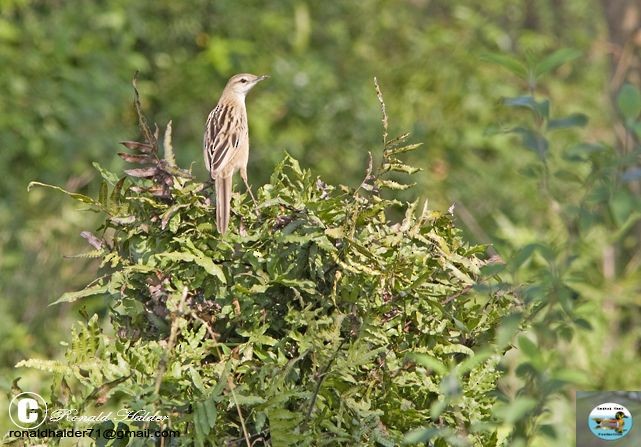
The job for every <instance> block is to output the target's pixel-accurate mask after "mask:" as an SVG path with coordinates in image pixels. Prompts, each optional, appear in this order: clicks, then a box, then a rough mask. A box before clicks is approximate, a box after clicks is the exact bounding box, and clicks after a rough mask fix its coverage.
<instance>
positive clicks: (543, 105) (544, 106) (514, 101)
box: [503, 96, 550, 119]
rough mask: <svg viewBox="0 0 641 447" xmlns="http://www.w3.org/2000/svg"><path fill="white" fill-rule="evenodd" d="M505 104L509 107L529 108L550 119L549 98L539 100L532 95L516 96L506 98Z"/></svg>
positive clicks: (541, 116) (543, 117) (539, 115)
mask: <svg viewBox="0 0 641 447" xmlns="http://www.w3.org/2000/svg"><path fill="white" fill-rule="evenodd" d="M503 104H505V105H506V106H508V107H521V108H525V109H529V110H531V111H532V112H534V113H535V114H536V115H537V116H538V117H540V118H542V119H548V118H549V116H550V102H549V101H548V100H547V99H545V100H543V101H537V100H535V99H534V97H532V96H515V97H511V98H504V99H503Z"/></svg>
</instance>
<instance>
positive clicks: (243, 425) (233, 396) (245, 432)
mask: <svg viewBox="0 0 641 447" xmlns="http://www.w3.org/2000/svg"><path fill="white" fill-rule="evenodd" d="M227 386H228V387H229V391H230V392H231V397H232V399H234V404H235V405H236V411H237V412H238V418H239V419H240V426H241V427H242V429H243V435H244V436H245V442H246V443H247V445H248V446H251V439H250V436H249V433H247V427H246V426H245V418H243V413H242V411H240V405H238V401H237V400H236V393H234V382H232V380H231V375H230V376H227Z"/></svg>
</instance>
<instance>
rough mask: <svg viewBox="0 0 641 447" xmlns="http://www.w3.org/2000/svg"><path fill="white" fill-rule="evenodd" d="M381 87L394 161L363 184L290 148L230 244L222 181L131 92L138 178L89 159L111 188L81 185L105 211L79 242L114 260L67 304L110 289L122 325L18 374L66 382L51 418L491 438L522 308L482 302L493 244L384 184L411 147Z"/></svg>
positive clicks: (236, 439) (93, 205)
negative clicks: (508, 327) (310, 164)
mask: <svg viewBox="0 0 641 447" xmlns="http://www.w3.org/2000/svg"><path fill="white" fill-rule="evenodd" d="M377 91H378V93H379V99H380V100H381V105H382V106H383V116H384V120H383V121H384V128H385V129H384V131H385V136H384V148H383V149H384V150H383V157H382V159H383V161H382V163H381V164H380V166H379V167H378V168H377V169H374V168H373V167H372V162H371V157H370V164H369V168H368V170H367V173H366V175H365V179H364V180H363V182H362V184H361V185H359V186H358V187H357V188H355V189H354V188H349V187H345V186H332V185H327V184H325V183H324V182H323V181H322V180H321V179H319V178H317V177H315V176H313V175H312V173H311V172H310V171H309V170H305V169H302V168H301V167H300V166H299V164H298V162H297V161H296V160H294V159H293V158H291V157H290V156H285V158H284V160H283V161H282V162H281V163H280V164H279V165H278V166H277V167H276V169H275V171H274V173H273V175H272V176H271V179H270V181H269V183H268V184H266V185H264V186H262V187H260V188H259V189H258V191H257V197H258V203H257V204H256V206H254V204H253V203H252V202H251V200H249V199H248V196H247V195H246V194H243V195H239V194H236V195H235V196H234V198H233V201H232V210H233V214H232V219H231V222H232V223H231V228H230V231H229V232H228V233H227V234H225V235H224V236H223V237H221V236H220V235H219V234H218V233H217V232H216V230H215V226H214V225H213V222H214V216H215V209H214V206H215V204H213V203H212V201H211V199H210V197H211V196H212V191H211V186H210V185H209V184H203V183H200V182H198V181H196V180H194V179H193V178H192V176H191V175H190V173H189V172H186V171H184V170H182V169H180V168H178V167H177V166H176V164H175V161H174V157H173V153H174V151H173V148H172V143H171V126H168V128H167V132H166V134H165V138H164V142H163V144H160V142H159V141H158V131H157V130H156V132H155V133H154V132H152V131H151V130H150V129H149V127H148V125H147V124H146V121H145V119H144V116H143V115H142V113H141V111H140V104H139V101H138V96H137V92H136V101H135V104H136V107H137V110H138V113H139V118H140V124H141V131H142V134H143V137H144V140H145V141H144V142H141V143H138V142H125V143H124V145H125V146H126V147H127V148H128V149H129V150H130V151H129V152H127V153H121V154H120V156H121V157H122V158H123V159H125V160H126V161H128V162H132V163H138V164H140V166H141V167H137V168H133V169H129V170H127V171H125V172H126V175H124V176H122V177H119V176H117V175H116V174H114V173H111V172H107V171H105V170H104V169H102V168H100V166H98V165H96V167H97V169H98V170H99V171H100V174H101V176H102V184H101V187H100V194H99V197H98V198H97V199H94V198H90V197H88V196H84V195H81V194H75V193H68V194H69V195H70V196H71V197H72V198H74V199H77V200H79V201H81V202H83V203H84V204H86V205H88V208H89V209H90V210H92V211H97V212H99V213H101V214H102V215H103V216H104V221H103V223H102V225H101V226H100V228H99V229H98V230H97V232H93V233H91V232H84V233H83V237H85V239H87V241H88V242H89V243H90V244H91V245H92V247H93V249H92V251H90V252H89V253H86V254H85V256H88V257H93V258H98V259H100V266H101V267H100V270H99V272H98V274H97V278H96V280H95V281H94V282H93V283H92V284H90V285H89V286H87V288H85V289H84V290H81V291H79V292H74V293H68V294H65V295H64V296H63V297H61V299H60V300H59V301H75V300H78V299H81V298H83V297H86V296H89V295H102V296H104V297H105V299H107V301H108V303H109V309H110V312H109V315H110V317H111V318H110V321H109V322H101V321H99V319H98V317H97V316H96V315H94V316H92V317H89V316H86V321H84V322H82V323H78V324H77V325H76V326H75V328H74V329H73V331H72V334H71V342H70V344H69V346H68V349H67V352H66V356H65V360H64V361H43V360H28V361H25V362H22V363H21V364H20V365H19V366H28V367H34V368H39V369H44V370H46V371H50V372H52V373H54V375H55V381H54V386H53V388H52V395H51V405H52V407H53V408H72V409H76V410H78V412H79V414H95V413H98V412H100V411H102V410H101V409H99V408H98V407H100V406H102V405H107V406H108V407H109V406H112V407H118V405H120V406H123V405H124V406H126V407H127V408H129V409H131V410H132V411H137V410H144V411H148V412H150V413H157V414H159V415H166V416H168V417H169V419H168V420H167V421H165V422H164V423H162V424H157V423H155V422H147V423H142V424H141V425H140V426H139V427H138V428H150V427H151V428H154V427H169V428H172V429H175V430H179V431H180V432H181V436H180V437H179V438H173V439H167V440H165V441H164V445H214V446H223V445H225V446H232V445H236V446H241V445H271V446H275V447H278V446H294V445H300V446H317V445H318V446H320V445H332V446H336V445H346V446H347V445H349V446H353V445H382V446H392V445H398V444H400V443H402V442H405V443H407V444H412V443H416V442H423V441H427V440H430V442H432V443H434V444H433V445H439V446H443V445H474V446H488V445H493V443H494V444H495V443H496V434H495V431H494V429H493V428H492V426H491V425H489V424H488V423H489V422H490V420H491V407H492V405H493V403H494V398H493V397H492V391H493V390H494V389H495V388H496V382H497V379H498V377H499V375H500V373H499V371H498V370H497V365H498V362H499V360H500V357H501V352H499V349H500V348H499V347H494V348H492V347H491V346H494V345H493V344H492V343H491V342H492V340H494V337H495V335H496V328H497V327H498V326H499V324H500V322H501V320H502V319H503V317H505V316H506V315H507V314H508V313H509V312H510V309H509V308H510V305H509V303H508V301H507V298H506V297H505V296H499V295H497V296H488V295H487V294H486V295H480V294H477V293H475V292H474V288H473V286H474V285H475V284H476V283H477V282H478V281H479V280H480V268H481V267H482V266H483V264H484V261H482V260H481V258H480V254H481V253H483V252H484V249H485V247H482V246H470V245H468V244H467V243H465V241H464V240H463V239H462V237H461V233H460V231H459V230H458V229H457V228H456V227H455V225H454V224H453V222H452V216H451V214H450V213H442V212H439V211H434V210H430V209H429V208H428V207H427V206H426V205H425V206H423V207H420V206H419V202H418V201H415V202H411V203H409V202H402V201H399V200H395V199H393V198H388V195H390V194H389V193H387V192H384V190H385V189H392V190H399V189H406V188H409V187H410V186H411V185H408V184H404V183H402V182H400V181H399V180H398V179H399V176H402V175H403V174H402V173H413V172H414V171H415V169H414V168H412V167H410V166H408V165H406V164H404V163H403V162H402V161H401V160H399V159H398V157H399V154H401V153H403V152H407V151H409V150H412V149H414V148H416V147H417V145H406V144H405V141H406V138H407V135H404V136H401V137H400V138H397V139H395V140H391V141H388V139H387V117H386V116H385V111H384V104H383V102H382V96H381V95H380V91H379V90H377ZM161 146H163V147H164V155H163V156H160V155H159V153H160V150H159V148H160V147H161ZM399 173H400V174H399ZM390 174H392V175H394V176H395V180H392V179H391V178H390V177H389V176H390ZM36 185H42V184H32V186H36ZM44 186H48V185H44ZM53 188H56V189H60V188H57V187H53ZM394 215H396V216H404V217H402V218H400V219H397V221H391V220H390V217H389V216H394ZM110 327H113V330H109V328H110ZM105 328H107V329H105ZM501 349H502V348H501ZM64 424H65V423H60V422H59V423H56V424H55V427H56V428H64V427H65V425H64ZM66 424H67V425H69V426H72V423H70V422H66ZM115 424H117V422H116V421H107V422H102V423H101V424H97V425H96V426H102V427H113V426H114V425H115ZM121 428H125V427H124V426H123V425H122V424H121ZM128 428H130V429H135V428H136V427H134V426H129V427H128ZM97 442H98V444H99V445H124V444H122V442H123V441H122V440H120V441H118V440H116V441H109V442H113V444H107V442H108V441H107V440H106V439H98V440H97ZM145 442H149V440H142V439H132V440H131V441H130V444H129V445H145ZM118 443H120V444H118Z"/></svg>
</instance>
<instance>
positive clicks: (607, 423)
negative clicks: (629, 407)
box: [593, 411, 628, 432]
mask: <svg viewBox="0 0 641 447" xmlns="http://www.w3.org/2000/svg"><path fill="white" fill-rule="evenodd" d="M627 417H628V416H626V415H625V413H624V412H623V411H617V412H616V413H615V415H614V419H611V418H593V420H594V422H596V427H595V428H600V429H612V430H616V431H618V432H622V431H623V426H624V425H625V421H624V420H623V418H627Z"/></svg>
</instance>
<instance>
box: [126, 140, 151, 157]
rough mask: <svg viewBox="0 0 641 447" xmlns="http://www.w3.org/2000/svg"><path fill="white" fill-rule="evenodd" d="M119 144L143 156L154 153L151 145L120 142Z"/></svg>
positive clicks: (136, 142)
mask: <svg viewBox="0 0 641 447" xmlns="http://www.w3.org/2000/svg"><path fill="white" fill-rule="evenodd" d="M120 144H122V145H123V146H125V147H126V148H127V149H131V150H132V151H138V152H142V153H144V154H150V153H152V152H153V151H154V147H153V146H152V145H151V144H147V143H140V142H138V141H121V142H120Z"/></svg>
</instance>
